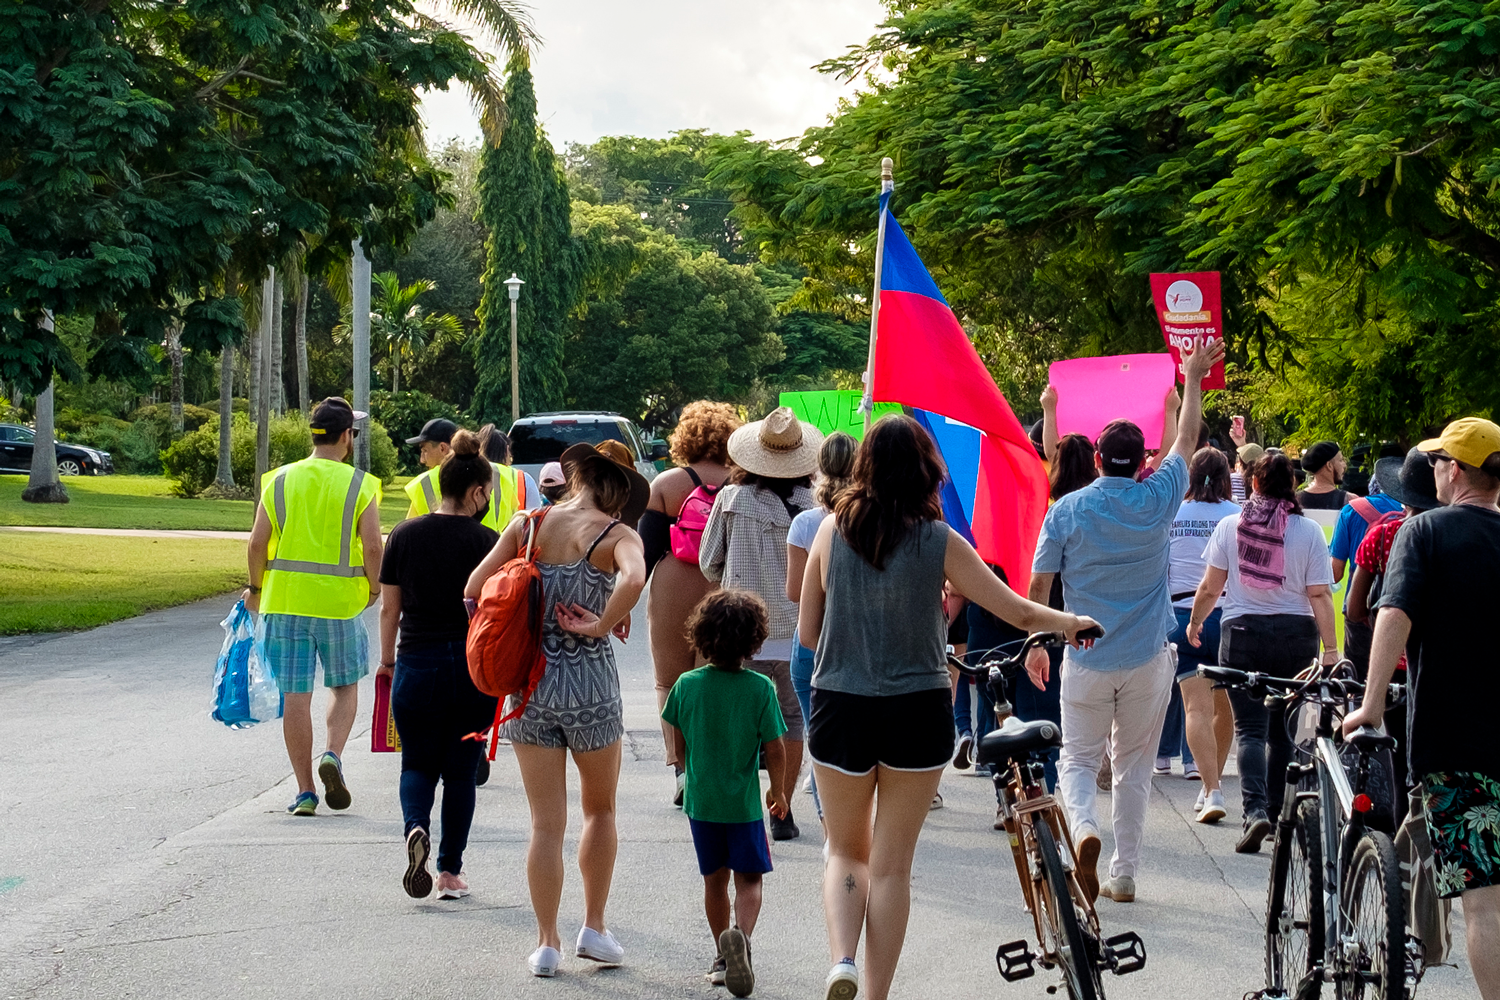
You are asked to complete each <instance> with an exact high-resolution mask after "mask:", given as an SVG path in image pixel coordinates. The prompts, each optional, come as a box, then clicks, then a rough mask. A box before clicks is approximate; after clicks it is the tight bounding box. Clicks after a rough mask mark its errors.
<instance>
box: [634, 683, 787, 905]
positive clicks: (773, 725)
mask: <svg viewBox="0 0 1500 1000" xmlns="http://www.w3.org/2000/svg"><path fill="white" fill-rule="evenodd" d="M661 717H662V718H663V719H664V720H666V722H667V723H668V724H669V725H672V726H676V727H677V728H678V729H680V730H682V735H683V739H684V741H685V742H686V744H687V761H686V768H685V770H686V775H685V785H684V789H683V802H682V808H683V811H684V812H686V813H687V815H688V819H690V820H692V821H693V824H692V828H693V845H694V846H695V847H696V848H697V851H698V864H699V868H700V870H702V872H703V874H705V875H710V874H712V873H713V872H716V871H718V870H719V869H720V868H725V867H727V868H729V869H731V870H732V871H737V872H742V873H744V874H752V873H763V872H767V871H770V870H771V857H770V849H769V847H768V845H767V843H766V835H765V826H764V822H763V820H764V813H763V812H762V811H761V796H760V750H761V746H762V745H763V744H766V743H769V742H771V741H772V740H775V739H779V738H780V737H781V735H782V734H783V733H785V732H786V722H785V720H784V719H783V718H782V715H781V707H780V705H779V704H778V703H777V700H776V685H775V684H774V683H772V681H771V680H770V678H768V677H765V676H764V675H762V674H758V673H755V672H754V671H751V670H736V671H729V670H720V669H718V668H717V667H714V666H707V667H699V668H698V669H697V670H690V671H688V672H687V673H685V674H683V675H682V677H680V678H679V679H678V681H677V683H676V684H675V685H673V687H672V693H671V694H669V695H668V696H667V704H666V707H664V708H663V709H662V713H661ZM721 828H722V829H721ZM757 831H758V832H757ZM710 864H712V865H713V867H708V866H709V865H710ZM740 865H745V866H746V867H743V868H742V867H740Z"/></svg>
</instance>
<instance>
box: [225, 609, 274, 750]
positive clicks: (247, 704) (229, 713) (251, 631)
mask: <svg viewBox="0 0 1500 1000" xmlns="http://www.w3.org/2000/svg"><path fill="white" fill-rule="evenodd" d="M219 624H220V625H222V626H223V628H224V645H223V646H222V647H221V648H220V649H219V662H218V665H217V666H216V668H215V670H214V706H213V711H212V712H211V713H210V715H211V716H212V718H213V719H214V720H215V721H217V722H222V723H224V724H225V725H226V726H228V727H229V728H230V729H248V728H250V727H251V726H253V725H255V724H256V723H258V722H270V721H271V720H273V719H279V718H281V707H282V698H281V690H280V689H279V688H278V687H277V686H276V677H275V675H274V674H272V673H271V670H270V667H269V666H268V665H267V664H266V660H265V655H264V650H263V648H262V644H261V641H260V640H259V639H258V638H257V637H256V634H255V621H254V618H253V616H252V615H251V614H250V610H249V609H248V608H246V607H245V602H244V601H239V602H237V603H236V604H235V606H234V610H233V611H231V612H229V617H227V618H225V619H224V620H223V621H222V622H220V623H219Z"/></svg>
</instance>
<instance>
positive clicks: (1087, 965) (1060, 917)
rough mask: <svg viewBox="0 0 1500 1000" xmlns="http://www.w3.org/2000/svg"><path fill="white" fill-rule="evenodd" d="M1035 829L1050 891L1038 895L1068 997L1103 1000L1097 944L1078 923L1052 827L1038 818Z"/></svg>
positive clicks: (1075, 999)
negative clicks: (1049, 929) (1097, 961)
mask: <svg viewBox="0 0 1500 1000" xmlns="http://www.w3.org/2000/svg"><path fill="white" fill-rule="evenodd" d="M1032 829H1033V830H1035V831H1036V847H1037V854H1039V855H1041V862H1042V870H1043V872H1044V873H1045V874H1046V876H1047V890H1048V891H1046V892H1039V893H1037V900H1038V902H1039V903H1040V904H1041V906H1042V908H1043V909H1044V910H1046V912H1047V921H1048V923H1049V924H1051V925H1052V933H1053V937H1054V939H1055V940H1056V942H1057V950H1058V956H1057V957H1058V960H1059V963H1060V964H1061V965H1062V970H1063V979H1064V981H1065V982H1066V983H1067V986H1068V995H1069V996H1070V997H1072V998H1073V1000H1103V997H1104V987H1103V984H1102V983H1100V982H1099V967H1098V965H1097V964H1096V963H1095V961H1094V959H1095V957H1096V956H1097V955H1098V951H1099V947H1098V942H1097V941H1096V942H1093V947H1092V948H1091V947H1090V946H1089V945H1090V941H1089V935H1087V934H1085V933H1084V930H1083V925H1082V924H1080V923H1079V922H1078V910H1077V908H1076V907H1075V906H1074V905H1073V896H1072V894H1071V893H1069V892H1068V873H1067V872H1065V871H1063V866H1062V858H1061V857H1060V856H1059V855H1058V853H1057V841H1056V840H1055V839H1053V836H1052V828H1051V827H1050V826H1048V825H1047V822H1046V820H1045V819H1043V818H1042V817H1040V816H1039V817H1037V820H1036V825H1035V826H1034V827H1033V828H1032Z"/></svg>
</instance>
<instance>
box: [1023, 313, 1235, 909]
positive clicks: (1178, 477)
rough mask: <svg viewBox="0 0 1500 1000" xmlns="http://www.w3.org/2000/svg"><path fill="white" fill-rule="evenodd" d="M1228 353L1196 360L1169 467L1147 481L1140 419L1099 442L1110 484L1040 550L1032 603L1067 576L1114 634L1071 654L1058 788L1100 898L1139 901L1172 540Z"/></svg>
mask: <svg viewBox="0 0 1500 1000" xmlns="http://www.w3.org/2000/svg"><path fill="white" fill-rule="evenodd" d="M1223 355H1224V347H1223V343H1222V341H1216V342H1215V343H1214V344H1213V345H1211V346H1210V347H1209V348H1207V349H1205V350H1200V351H1197V352H1194V353H1192V354H1186V353H1185V354H1184V356H1183V374H1184V377H1185V382H1186V387H1185V389H1184V397H1185V398H1184V400H1183V403H1182V419H1181V421H1180V422H1179V424H1178V427H1177V440H1176V442H1175V443H1174V444H1173V446H1172V452H1171V454H1170V455H1168V456H1167V458H1166V461H1164V462H1163V463H1162V465H1161V468H1160V469H1158V470H1157V471H1156V473H1155V474H1154V475H1151V476H1149V477H1147V478H1146V479H1145V480H1144V481H1142V482H1136V480H1135V475H1136V473H1137V472H1138V471H1139V469H1140V467H1141V463H1142V462H1143V461H1145V457H1146V443H1145V437H1144V435H1142V433H1141V429H1140V428H1139V427H1137V426H1136V425H1135V424H1133V423H1131V422H1130V421H1128V420H1116V421H1114V422H1113V423H1111V424H1110V425H1109V426H1107V427H1105V428H1104V430H1103V431H1102V432H1101V433H1100V435H1099V440H1098V441H1097V442H1096V449H1097V450H1096V452H1095V455H1094V461H1095V463H1096V464H1097V465H1098V466H1099V470H1100V473H1101V475H1100V476H1099V478H1098V479H1096V480H1094V482H1092V483H1090V484H1089V485H1088V486H1086V487H1084V488H1083V489H1081V490H1077V491H1076V492H1073V493H1070V494H1068V495H1067V496H1065V497H1063V498H1062V499H1061V500H1059V501H1057V502H1056V503H1055V504H1053V505H1052V508H1051V509H1050V510H1049V511H1048V512H1047V518H1046V520H1045V521H1044V522H1043V523H1042V533H1041V537H1040V538H1039V539H1038V541H1037V549H1036V558H1035V559H1034V560H1033V562H1032V567H1031V570H1032V578H1031V592H1032V594H1033V595H1036V594H1038V593H1040V594H1043V595H1045V594H1047V593H1048V592H1049V591H1050V590H1051V588H1052V578H1053V577H1054V576H1055V575H1056V574H1058V573H1061V574H1062V583H1063V603H1064V605H1065V607H1066V609H1067V610H1068V611H1071V612H1072V613H1074V614H1079V615H1088V616H1089V617H1091V618H1093V619H1094V620H1095V621H1097V622H1098V623H1099V624H1100V625H1103V626H1104V630H1105V634H1104V638H1103V639H1100V640H1099V641H1098V642H1096V643H1095V644H1094V647H1093V648H1092V649H1069V650H1068V651H1067V652H1066V654H1065V656H1064V659H1063V665H1062V730H1063V749H1062V757H1061V759H1060V761H1059V763H1058V769H1057V770H1058V790H1059V792H1060V793H1061V795H1062V799H1063V802H1064V804H1065V805H1066V806H1067V809H1068V820H1069V823H1070V825H1071V827H1072V830H1073V837H1074V844H1075V846H1076V847H1077V850H1078V868H1079V879H1080V881H1081V882H1082V883H1083V886H1084V891H1085V892H1087V893H1089V895H1090V896H1091V897H1092V896H1095V895H1103V896H1105V897H1106V898H1109V899H1113V900H1115V901H1116V902H1121V903H1128V902H1131V901H1133V900H1134V899H1135V871H1136V865H1137V862H1138V861H1139V860H1140V852H1141V840H1142V838H1143V836H1144V835H1145V830H1146V804H1147V800H1148V799H1149V797H1150V794H1151V763H1152V758H1153V757H1154V756H1155V753H1156V744H1157V740H1158V738H1159V737H1160V735H1161V726H1162V720H1163V718H1164V717H1165V716H1166V712H1167V704H1168V702H1169V701H1170V700H1171V694H1172V675H1173V666H1172V663H1171V662H1170V657H1169V652H1168V649H1167V644H1166V641H1167V636H1168V635H1169V634H1170V633H1171V632H1172V630H1173V628H1175V627H1176V622H1177V620H1176V617H1175V616H1174V615H1173V613H1172V602H1171V600H1170V597H1169V594H1168V588H1167V532H1168V530H1169V529H1170V527H1171V525H1172V518H1173V517H1174V516H1175V515H1176V513H1177V508H1178V507H1179V506H1180V505H1181V503H1182V498H1183V495H1184V494H1185V493H1186V492H1187V486H1188V474H1187V459H1188V458H1189V457H1190V456H1191V455H1192V452H1193V449H1194V447H1195V446H1196V445H1197V443H1198V431H1199V428H1200V426H1201V424H1202V417H1203V388H1202V383H1203V377H1204V376H1205V375H1207V374H1208V371H1209V369H1210V368H1211V367H1212V366H1213V364H1214V363H1215V362H1216V361H1218V360H1219V359H1220V358H1222V357H1223ZM1172 399H1173V401H1174V402H1175V399H1176V394H1175V392H1174V393H1173V396H1172ZM1035 599H1036V598H1035V596H1033V600H1035ZM1043 599H1045V598H1043ZM1036 653H1040V655H1036ZM1036 653H1034V654H1033V656H1032V657H1031V658H1030V659H1029V660H1028V661H1027V663H1026V669H1027V670H1028V671H1029V672H1030V673H1031V675H1032V681H1033V683H1035V684H1036V685H1037V686H1038V687H1042V686H1043V685H1044V684H1045V682H1046V677H1047V672H1048V669H1049V667H1048V661H1047V656H1046V654H1045V653H1043V652H1041V651H1040V650H1038V651H1036ZM1111 729H1113V732H1114V744H1113V748H1112V749H1111V750H1110V754H1111V760H1112V762H1113V765H1114V802H1113V805H1114V827H1115V855H1114V858H1113V859H1112V860H1111V861H1110V866H1109V875H1110V878H1109V881H1108V882H1107V883H1106V884H1105V885H1103V886H1102V887H1101V886H1100V885H1099V876H1098V871H1097V867H1098V862H1099V849H1100V839H1099V821H1098V819H1097V816H1096V810H1095V800H1096V798H1097V796H1098V788H1097V786H1096V785H1095V780H1096V778H1097V776H1098V773H1099V767H1100V765H1101V764H1102V762H1103V759H1104V754H1105V750H1106V746H1107V745H1108V743H1109V740H1110V733H1111Z"/></svg>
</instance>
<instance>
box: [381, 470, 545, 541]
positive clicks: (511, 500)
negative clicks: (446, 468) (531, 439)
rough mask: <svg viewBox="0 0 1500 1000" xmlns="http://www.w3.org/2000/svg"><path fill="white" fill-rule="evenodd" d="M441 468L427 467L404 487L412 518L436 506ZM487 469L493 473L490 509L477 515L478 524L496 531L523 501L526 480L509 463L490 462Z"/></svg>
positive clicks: (512, 515) (439, 492) (433, 509)
mask: <svg viewBox="0 0 1500 1000" xmlns="http://www.w3.org/2000/svg"><path fill="white" fill-rule="evenodd" d="M440 468H442V466H438V468H437V469H428V470H427V471H426V472H424V473H422V474H421V475H420V476H417V477H416V478H415V479H413V480H412V481H411V482H409V483H407V484H406V486H405V487H404V489H405V490H406V496H407V499H408V500H410V501H411V516H412V517H420V516H422V515H423V514H431V513H432V512H433V511H435V510H437V509H438V505H439V504H440V503H441V502H442V496H443V493H442V490H441V489H440V488H439V484H438V469H440ZM490 468H491V469H492V470H493V474H494V476H493V481H492V482H491V483H490V509H489V510H488V511H486V512H485V515H484V517H482V518H480V520H479V523H480V524H482V525H484V526H485V527H486V528H491V529H493V530H495V531H504V530H505V526H506V525H507V524H509V523H510V519H511V518H513V517H515V516H516V511H518V510H520V509H521V505H522V504H523V503H524V502H525V499H526V481H525V480H524V479H523V478H522V477H521V472H520V470H519V469H512V468H511V467H510V466H508V465H500V464H498V463H496V462H491V463H490Z"/></svg>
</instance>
